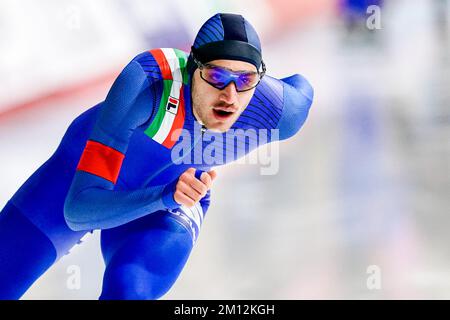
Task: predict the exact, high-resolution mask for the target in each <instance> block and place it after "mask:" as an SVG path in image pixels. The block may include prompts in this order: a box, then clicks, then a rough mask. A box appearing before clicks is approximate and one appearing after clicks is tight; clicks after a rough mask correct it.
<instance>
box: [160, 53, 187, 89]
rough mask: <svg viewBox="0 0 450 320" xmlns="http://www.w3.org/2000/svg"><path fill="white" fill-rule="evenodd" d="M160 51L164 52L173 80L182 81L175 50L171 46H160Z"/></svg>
mask: <svg viewBox="0 0 450 320" xmlns="http://www.w3.org/2000/svg"><path fill="white" fill-rule="evenodd" d="M161 51H162V52H163V53H164V55H165V56H166V60H167V62H168V63H169V66H170V72H172V78H173V80H174V81H178V82H183V76H182V74H181V70H180V61H179V60H178V57H177V55H176V54H175V51H174V50H173V49H171V48H162V49H161Z"/></svg>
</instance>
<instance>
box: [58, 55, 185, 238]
mask: <svg viewBox="0 0 450 320" xmlns="http://www.w3.org/2000/svg"><path fill="white" fill-rule="evenodd" d="M138 57H139V56H138ZM152 79H153V78H151V79H150V80H149V78H147V74H146V73H145V72H144V70H143V69H142V67H141V64H140V63H139V62H138V61H136V59H133V61H131V62H130V63H129V64H128V65H127V66H126V67H125V69H124V70H123V71H122V73H121V74H120V75H119V76H118V78H117V79H116V81H115V82H114V84H113V86H112V87H111V90H110V91H109V93H108V96H107V97H106V99H105V101H104V103H103V107H102V109H101V110H100V114H99V116H98V119H97V121H96V123H95V126H94V129H93V131H92V133H91V135H90V137H89V139H88V141H87V144H86V147H85V149H84V151H83V154H82V156H81V159H80V162H79V164H78V167H77V171H76V172H75V175H74V178H73V181H72V184H71V187H70V189H69V192H68V194H67V197H66V200H65V204H64V215H65V218H66V221H67V223H68V225H69V226H70V227H71V228H72V229H74V230H83V229H97V228H102V229H104V228H111V227H115V226H118V225H121V224H123V223H126V222H129V221H131V220H134V219H137V218H139V217H141V216H143V215H145V214H148V213H149V212H154V211H157V210H161V209H165V208H170V209H173V208H176V207H177V206H178V204H177V203H176V202H175V201H174V199H173V192H174V190H173V187H174V186H173V185H168V186H156V187H149V188H144V189H139V190H132V191H118V190H114V186H115V184H116V181H117V178H118V176H119V172H120V169H121V166H122V162H123V159H124V158H125V154H126V152H127V148H128V143H129V140H130V137H131V135H132V134H133V131H134V130H135V129H136V128H137V127H139V126H141V125H144V124H147V123H149V122H150V121H151V119H152V118H153V117H154V116H155V113H156V110H157V108H156V106H155V100H156V97H155V96H152V94H154V92H155V91H156V90H151V87H150V86H152V85H156V84H155V83H151V81H154V80H152Z"/></svg>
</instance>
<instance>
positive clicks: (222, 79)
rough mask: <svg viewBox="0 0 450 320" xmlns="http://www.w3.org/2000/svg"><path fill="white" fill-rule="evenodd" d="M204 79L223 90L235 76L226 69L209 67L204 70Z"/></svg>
mask: <svg viewBox="0 0 450 320" xmlns="http://www.w3.org/2000/svg"><path fill="white" fill-rule="evenodd" d="M203 78H204V79H205V80H206V81H208V82H209V83H211V84H213V85H215V86H217V87H219V88H223V87H225V86H226V85H228V83H230V81H231V80H232V79H233V75H232V74H231V72H229V71H227V70H225V69H222V68H219V67H213V66H208V67H207V68H204V69H203Z"/></svg>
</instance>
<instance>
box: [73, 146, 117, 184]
mask: <svg viewBox="0 0 450 320" xmlns="http://www.w3.org/2000/svg"><path fill="white" fill-rule="evenodd" d="M124 158H125V155H124V154H123V153H121V152H119V151H117V150H115V149H113V148H111V147H108V146H107V145H104V144H102V143H99V142H96V141H92V140H88V141H87V143H86V147H85V148H84V151H83V154H82V155H81V158H80V162H79V163H78V167H77V170H81V171H86V172H89V173H92V174H95V175H96V176H99V177H102V178H103V179H106V180H109V181H111V182H112V183H114V184H115V183H116V181H117V178H118V177H119V172H120V168H121V167H122V162H123V159H124Z"/></svg>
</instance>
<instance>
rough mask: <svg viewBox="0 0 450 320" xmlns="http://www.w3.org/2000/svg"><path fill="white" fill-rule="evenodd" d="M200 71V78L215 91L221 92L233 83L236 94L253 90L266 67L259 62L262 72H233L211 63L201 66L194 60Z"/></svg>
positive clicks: (201, 64) (262, 62)
mask: <svg viewBox="0 0 450 320" xmlns="http://www.w3.org/2000/svg"><path fill="white" fill-rule="evenodd" d="M194 62H195V63H196V64H197V66H198V68H199V69H200V77H201V78H202V79H203V80H205V81H206V82H207V83H209V84H210V85H211V86H213V87H214V88H216V89H219V90H222V89H224V88H225V87H226V86H228V85H229V84H230V82H234V84H235V85H236V91H237V92H243V91H248V90H251V89H253V88H255V87H256V86H257V85H258V84H259V82H260V81H261V79H262V78H263V77H264V75H265V73H266V65H265V64H264V61H261V66H262V71H259V70H258V71H257V72H255V71H233V70H231V69H228V68H225V67H220V66H216V65H214V64H211V63H206V64H203V63H201V62H200V61H198V60H197V59H195V58H194Z"/></svg>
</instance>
